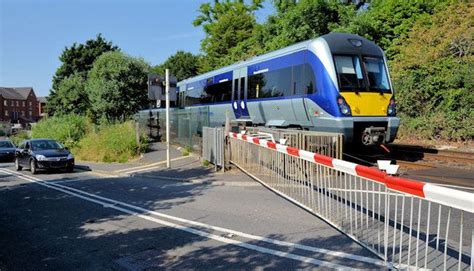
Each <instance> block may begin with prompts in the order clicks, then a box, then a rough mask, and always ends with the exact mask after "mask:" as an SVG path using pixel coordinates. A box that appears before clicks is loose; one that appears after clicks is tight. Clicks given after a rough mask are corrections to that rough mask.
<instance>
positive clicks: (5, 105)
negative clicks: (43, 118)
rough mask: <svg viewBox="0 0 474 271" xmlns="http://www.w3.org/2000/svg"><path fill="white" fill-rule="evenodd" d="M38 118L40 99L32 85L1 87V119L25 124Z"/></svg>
mask: <svg viewBox="0 0 474 271" xmlns="http://www.w3.org/2000/svg"><path fill="white" fill-rule="evenodd" d="M38 118H39V110H38V101H37V99H36V94H35V92H34V90H33V88H32V87H22V88H6V87H0V121H9V122H11V123H21V124H23V125H25V124H28V123H31V122H36V121H37V120H38Z"/></svg>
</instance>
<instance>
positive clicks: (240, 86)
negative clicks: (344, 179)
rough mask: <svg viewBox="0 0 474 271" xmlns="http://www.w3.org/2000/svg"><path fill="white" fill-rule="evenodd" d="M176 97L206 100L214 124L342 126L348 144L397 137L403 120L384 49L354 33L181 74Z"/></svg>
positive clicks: (186, 105)
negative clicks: (196, 73)
mask: <svg viewBox="0 0 474 271" xmlns="http://www.w3.org/2000/svg"><path fill="white" fill-rule="evenodd" d="M176 105H177V107H178V108H180V109H181V110H192V109H194V110H196V109H197V108H200V107H206V108H208V111H209V123H208V125H209V126H214V127H215V126H222V125H224V123H225V121H226V115H227V116H229V117H230V119H231V120H232V121H233V122H242V123H245V124H246V125H252V126H265V127H275V128H286V129H302V130H311V131H321V132H334V133H342V134H343V135H344V141H345V143H346V144H350V143H355V144H362V145H374V144H384V143H390V142H393V141H394V139H395V138H396V134H397V130H398V127H399V124H400V119H399V118H397V116H396V114H397V109H396V102H395V92H394V89H393V86H392V82H391V80H390V73H389V69H388V66H387V59H386V57H385V54H384V52H383V50H382V49H381V48H380V47H379V46H377V45H376V44H375V43H374V42H372V41H370V40H368V39H366V38H363V37H361V36H358V35H355V34H349V33H329V34H326V35H323V36H320V37H318V38H315V39H311V40H308V41H304V42H300V43H297V44H294V45H291V46H288V47H285V48H282V49H279V50H276V51H273V52H270V53H267V54H264V55H260V56H256V57H253V58H251V59H249V60H246V61H241V62H238V63H236V64H233V65H230V66H226V67H223V68H220V69H218V70H214V71H210V72H207V73H205V74H201V75H199V76H196V77H192V78H188V79H185V80H182V81H180V82H178V83H177V95H176ZM155 110H163V109H155ZM144 112H148V111H144Z"/></svg>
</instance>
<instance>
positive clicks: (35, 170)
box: [30, 159, 38, 174]
mask: <svg viewBox="0 0 474 271" xmlns="http://www.w3.org/2000/svg"><path fill="white" fill-rule="evenodd" d="M30 171H31V174H36V173H38V169H37V168H36V162H35V160H33V159H31V161H30Z"/></svg>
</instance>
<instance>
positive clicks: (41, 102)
mask: <svg viewBox="0 0 474 271" xmlns="http://www.w3.org/2000/svg"><path fill="white" fill-rule="evenodd" d="M47 101H48V100H47V98H46V97H38V116H39V117H40V118H43V117H45V116H46V115H47V114H46V112H45V111H44V109H45V107H46V102H47Z"/></svg>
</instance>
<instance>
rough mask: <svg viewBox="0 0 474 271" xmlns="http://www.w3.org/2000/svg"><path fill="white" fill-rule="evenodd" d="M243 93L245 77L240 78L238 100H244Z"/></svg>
mask: <svg viewBox="0 0 474 271" xmlns="http://www.w3.org/2000/svg"><path fill="white" fill-rule="evenodd" d="M244 93H245V77H242V78H240V99H241V100H243V99H244V95H245V94H244Z"/></svg>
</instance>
